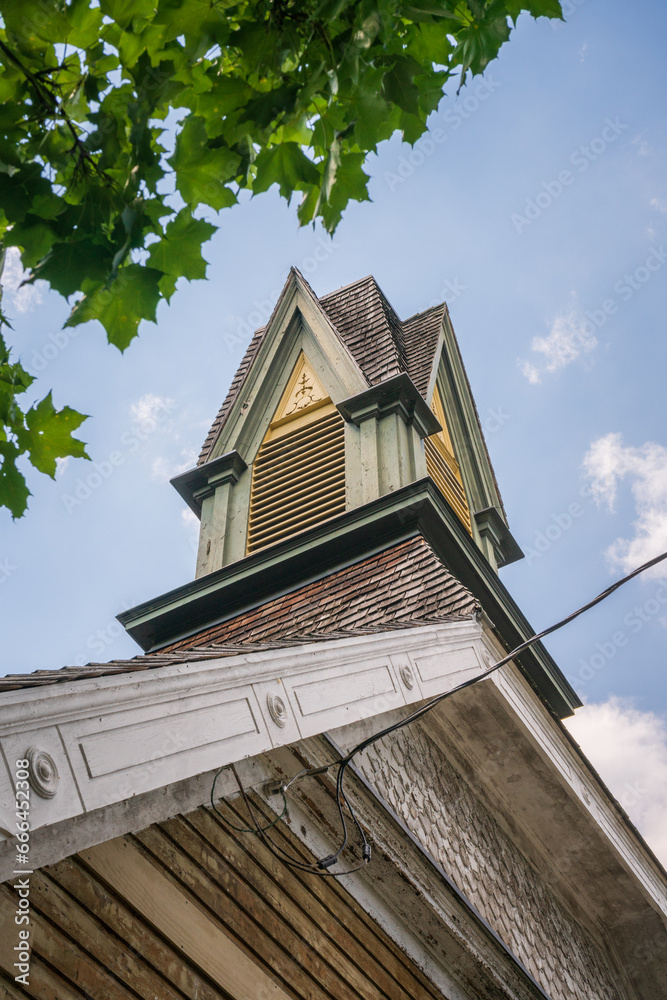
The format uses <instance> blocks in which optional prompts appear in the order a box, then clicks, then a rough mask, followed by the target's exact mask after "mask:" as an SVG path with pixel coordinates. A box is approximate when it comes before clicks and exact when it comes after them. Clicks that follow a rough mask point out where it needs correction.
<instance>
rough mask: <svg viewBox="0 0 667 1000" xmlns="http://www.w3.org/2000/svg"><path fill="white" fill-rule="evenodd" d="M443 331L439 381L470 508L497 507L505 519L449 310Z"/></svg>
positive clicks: (473, 511)
mask: <svg viewBox="0 0 667 1000" xmlns="http://www.w3.org/2000/svg"><path fill="white" fill-rule="evenodd" d="M443 335H444V344H443V351H442V354H441V356H440V362H439V368H438V378H437V382H438V387H439V389H440V395H441V397H442V402H443V405H444V407H445V413H446V415H447V418H448V420H449V422H450V423H449V432H450V434H451V437H452V443H453V445H454V454H455V456H456V459H457V461H458V463H459V468H460V470H461V477H462V479H463V487H464V489H465V493H466V496H467V498H468V503H469V505H470V510H471V512H472V513H473V514H475V513H477V512H478V511H483V510H487V509H488V508H489V507H497V508H498V509H499V511H500V514H501V516H502V518H503V520H505V522H506V521H507V518H506V515H505V509H504V507H503V501H502V498H501V496H500V490H499V489H498V483H497V481H496V477H495V473H494V471H493V466H492V465H491V459H490V457H489V451H488V448H487V446H486V441H485V440H484V432H483V430H482V424H481V421H480V419H479V413H478V412H477V406H476V405H475V400H474V397H473V394H472V390H471V388H470V382H469V381H468V376H467V374H466V370H465V366H464V364H463V359H462V357H461V351H460V349H459V345H458V342H457V339H456V335H455V333H454V329H453V327H452V323H451V319H450V317H449V313H448V312H445V316H444V321H443Z"/></svg>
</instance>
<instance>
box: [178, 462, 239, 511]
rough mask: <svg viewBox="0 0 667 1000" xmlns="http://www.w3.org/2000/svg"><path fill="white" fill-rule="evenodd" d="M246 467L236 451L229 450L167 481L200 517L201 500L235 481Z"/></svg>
mask: <svg viewBox="0 0 667 1000" xmlns="http://www.w3.org/2000/svg"><path fill="white" fill-rule="evenodd" d="M247 468H248V466H247V465H246V463H245V462H244V461H243V459H242V458H241V456H240V455H239V453H238V451H229V452H227V454H226V455H220V456H219V458H213V459H211V461H210V462H205V463H204V464H203V465H197V466H195V468H194V469H188V471H187V472H182V473H181V474H180V475H179V476H174V478H173V479H170V480H169V482H170V483H171V485H172V486H173V487H174V489H175V490H176V492H177V493H178V494H179V495H180V496H181V497H182V498H183V499H184V500H185V502H186V504H187V505H188V507H189V508H190V510H192V511H194V513H195V514H196V515H197V517H199V518H200V517H201V505H202V501H203V500H205V499H206V497H207V496H211V495H212V494H213V493H214V492H215V490H216V488H217V487H218V486H222V485H223V483H232V485H233V484H235V483H237V482H238V480H239V477H240V476H241V474H242V473H243V472H245V470H246V469H247Z"/></svg>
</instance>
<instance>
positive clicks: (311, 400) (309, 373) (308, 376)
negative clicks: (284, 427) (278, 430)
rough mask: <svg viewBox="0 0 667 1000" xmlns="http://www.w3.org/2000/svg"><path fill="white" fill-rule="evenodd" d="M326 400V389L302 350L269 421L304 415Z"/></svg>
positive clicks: (273, 421)
mask: <svg viewBox="0 0 667 1000" xmlns="http://www.w3.org/2000/svg"><path fill="white" fill-rule="evenodd" d="M328 400H329V396H328V394H327V390H326V389H325V388H324V386H323V385H322V383H321V382H320V380H319V378H318V377H317V374H316V372H315V371H314V369H313V366H312V365H311V363H310V361H309V360H308V358H307V357H306V355H305V354H304V352H303V351H302V352H301V354H300V355H299V358H298V360H297V363H296V365H295V366H294V371H293V372H292V376H291V378H290V380H289V382H288V383H287V388H286V389H285V392H284V393H283V396H282V399H281V400H280V402H279V403H278V409H277V410H276V412H275V414H274V417H273V420H272V421H271V423H272V424H276V423H277V422H278V421H279V420H285V419H286V418H289V417H295V416H297V414H298V415H305V414H306V413H309V412H310V411H311V410H314V409H316V408H318V407H320V406H321V405H322V403H325V402H328Z"/></svg>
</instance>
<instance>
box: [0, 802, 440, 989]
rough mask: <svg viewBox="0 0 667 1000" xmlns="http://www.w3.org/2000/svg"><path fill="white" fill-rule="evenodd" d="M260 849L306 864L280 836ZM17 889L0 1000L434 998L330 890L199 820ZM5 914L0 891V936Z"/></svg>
mask: <svg viewBox="0 0 667 1000" xmlns="http://www.w3.org/2000/svg"><path fill="white" fill-rule="evenodd" d="M255 804H256V807H257V808H258V809H259V810H260V812H265V811H266V807H265V806H264V805H263V803H261V801H260V800H259V799H255ZM220 809H221V811H223V814H224V815H225V816H226V817H227V818H228V819H229V821H230V822H231V823H233V824H234V825H236V826H244V825H245V823H246V819H245V818H244V816H243V814H242V812H241V811H240V810H239V811H237V810H236V809H234V808H232V807H231V806H229V805H226V804H223V803H221V804H220ZM272 836H273V837H274V838H275V841H276V843H278V844H280V845H281V846H282V847H283V848H284V849H286V850H289V851H290V852H292V853H293V854H294V855H295V856H297V857H300V858H301V859H302V860H303V861H305V862H309V863H312V860H313V859H312V857H311V856H310V855H309V854H308V852H307V851H306V849H305V848H304V846H303V845H302V844H301V843H299V841H298V840H297V839H296V838H295V837H294V835H293V834H292V833H291V832H290V831H289V829H288V828H287V827H286V826H284V824H280V823H279V824H278V825H277V826H276V827H275V828H274V830H272ZM30 889H31V895H30V901H31V916H32V919H33V924H32V944H33V955H32V960H31V973H30V985H29V987H24V986H21V985H19V984H16V983H15V982H14V981H13V977H14V970H13V968H12V963H13V961H14V957H13V952H12V950H11V949H12V945H13V944H14V943H15V942H14V941H13V940H12V937H13V935H11V933H10V934H3V935H2V942H3V943H2V944H0V997H7V998H8V1000H25V998H26V997H33V998H38V1000H186V998H187V1000H437V998H440V997H441V994H440V993H438V991H437V990H436V989H435V988H434V987H433V986H432V985H431V984H429V982H428V980H427V979H426V977H425V976H424V975H423V973H422V972H421V971H420V970H418V969H417V968H416V966H414V965H413V964H412V963H411V962H410V960H409V959H408V958H407V957H406V955H404V954H403V952H402V951H401V950H400V948H399V947H398V946H397V945H396V944H394V943H393V942H392V941H391V940H390V939H389V938H388V936H387V935H386V934H385V933H384V931H383V930H382V929H381V928H380V927H379V926H378V925H377V924H376V923H375V922H374V921H373V920H372V918H371V917H369V916H368V915H367V914H366V913H365V912H364V910H363V909H362V907H361V906H360V905H359V904H358V903H357V902H355V900H353V898H352V897H351V896H350V895H349V894H348V893H347V892H346V890H345V889H343V887H342V886H341V885H340V884H338V883H337V882H336V881H335V880H333V879H321V878H315V877H313V876H309V875H307V874H304V873H301V872H296V871H293V870H291V869H290V868H288V867H287V866H285V865H283V864H281V863H279V862H278V861H276V860H275V859H274V858H273V856H272V855H271V853H270V852H269V851H268V850H267V848H266V847H265V846H264V845H263V844H262V843H261V841H259V840H258V838H256V837H254V836H252V835H250V834H247V833H240V832H235V831H234V830H232V829H231V828H230V827H229V826H227V824H226V823H225V822H224V821H223V820H221V819H220V818H219V817H217V816H215V815H214V814H213V813H212V812H211V811H210V810H209V809H206V808H204V807H201V808H199V809H197V810H195V811H194V812H192V813H189V814H188V815H187V816H177V817H175V818H174V819H171V820H168V821H167V822H164V823H161V824H155V825H153V826H151V827H148V828H147V829H146V830H143V831H142V832H140V833H138V834H136V835H134V836H126V837H119V838H116V839H115V840H112V841H108V842H107V843H105V844H101V845H99V846H97V847H94V848H90V849H89V850H86V851H83V852H81V853H80V854H79V855H75V856H74V857H72V858H68V859H66V860H64V861H61V862H59V863H58V864H55V865H51V866H49V867H47V868H44V869H42V870H41V871H38V872H35V873H34V874H33V875H31V876H30ZM15 906H16V901H15V899H14V897H13V893H12V891H11V889H10V888H9V886H0V919H2V918H4V924H3V930H4V929H6V928H8V927H9V926H10V923H11V926H13V911H14V909H15Z"/></svg>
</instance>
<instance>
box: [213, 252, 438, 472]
mask: <svg viewBox="0 0 667 1000" xmlns="http://www.w3.org/2000/svg"><path fill="white" fill-rule="evenodd" d="M292 281H295V282H298V286H299V288H300V290H301V291H302V293H303V295H304V297H305V298H306V300H307V301H308V302H309V303H310V304H311V306H312V308H313V309H314V310H316V311H317V312H319V313H320V315H322V316H323V317H326V319H327V322H328V326H329V328H330V330H331V331H332V332H333V333H334V335H335V336H336V337H337V338H338V340H339V341H340V342H341V343H342V344H343V345H344V346H345V348H346V349H347V352H349V355H350V356H351V357H352V358H353V359H354V362H355V364H356V366H357V367H358V369H359V371H360V372H361V373H362V374H363V377H364V379H365V381H366V382H367V384H368V385H376V384H378V383H379V382H383V381H385V380H386V379H388V378H392V377H393V376H395V375H398V374H401V373H403V372H405V373H407V374H408V375H409V376H410V378H411V379H412V381H413V382H414V384H415V386H416V387H417V389H418V390H419V392H420V393H421V395H422V396H423V397H424V399H425V400H426V401H427V402H429V400H430V396H431V393H432V389H433V383H434V366H435V361H436V358H437V357H438V356H439V347H440V346H441V344H442V322H443V315H444V310H445V306H444V305H439V306H435V307H433V308H431V309H428V310H426V311H425V312H422V313H418V314H417V315H415V316H412V317H410V319H407V320H405V321H401V320H400V319H399V317H398V315H397V314H396V312H395V311H394V309H393V308H392V306H391V305H390V303H389V302H388V300H387V298H386V297H385V295H384V294H383V292H382V290H381V288H380V287H379V285H378V284H377V282H376V281H375V279H374V278H373V277H372V275H369V276H367V277H365V278H361V279H360V280H359V281H355V282H352V284H350V285H345V286H344V287H343V288H339V289H337V290H336V291H334V292H330V293H329V294H328V295H323V296H322V297H321V298H318V297H317V296H316V295H315V293H314V292H313V290H312V289H311V288H310V286H309V284H308V282H307V281H306V280H305V278H304V277H303V275H301V274H299V272H298V271H297V270H296V269H295V268H293V269H292V270H291V272H290V277H289V278H288V280H287V283H286V285H285V288H284V289H283V291H282V293H281V295H280V298H279V299H278V302H277V303H276V306H275V308H274V311H273V314H272V316H271V319H270V320H269V322H268V323H267V325H266V326H264V327H261V328H260V329H259V330H257V331H256V332H255V334H254V335H253V338H252V340H251V341H250V344H249V345H248V348H247V350H246V353H245V355H244V357H243V360H242V361H241V364H240V365H239V368H238V370H237V372H236V375H235V376H234V380H233V382H232V385H231V388H230V390H229V392H228V394H227V397H226V399H225V401H224V402H223V404H222V406H221V408H220V411H219V413H218V415H217V416H216V418H215V421H214V422H213V426H212V427H211V430H210V431H209V433H208V436H207V438H206V441H205V442H204V446H203V448H202V451H201V454H200V456H199V462H198V464H200V465H201V464H202V463H203V462H207V461H208V460H209V459H210V458H212V457H213V452H214V449H215V445H216V442H217V440H218V438H219V436H220V434H221V432H222V429H223V427H224V425H225V424H226V422H227V420H228V418H229V414H230V412H231V410H232V407H233V405H234V403H235V401H236V399H237V398H238V396H239V393H240V392H241V389H242V388H243V386H244V385H245V383H246V380H247V378H248V376H249V374H250V371H251V369H252V368H253V367H254V365H255V362H256V359H257V357H258V354H259V353H260V349H261V347H262V345H263V344H264V342H265V340H266V339H267V337H268V335H269V330H270V329H271V327H272V325H274V323H275V319H276V317H277V315H278V314H279V312H280V310H281V308H282V307H283V306H284V304H285V302H286V301H287V299H288V298H289V293H290V289H291V287H292V286H291V283H292ZM215 450H216V451H219V449H215Z"/></svg>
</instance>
